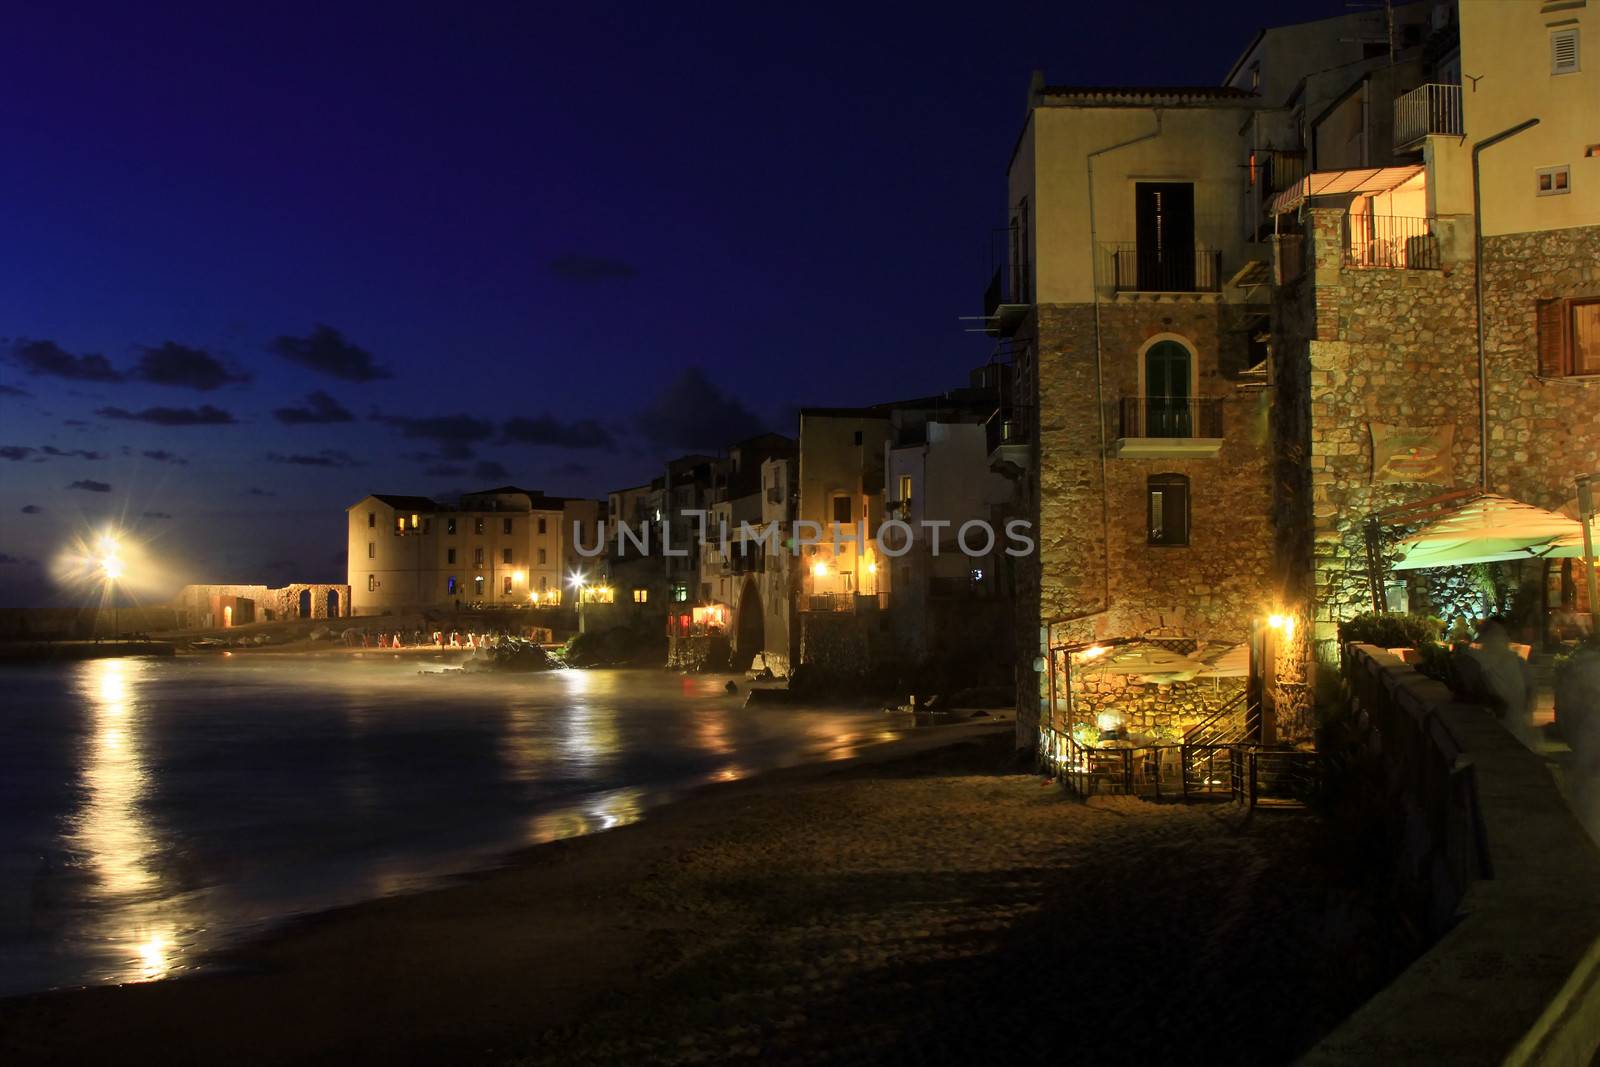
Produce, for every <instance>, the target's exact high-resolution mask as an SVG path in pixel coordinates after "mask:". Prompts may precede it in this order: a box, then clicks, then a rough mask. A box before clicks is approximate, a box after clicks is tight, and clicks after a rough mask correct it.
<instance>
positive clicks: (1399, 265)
mask: <svg viewBox="0 0 1600 1067" xmlns="http://www.w3.org/2000/svg"><path fill="white" fill-rule="evenodd" d="M1344 219H1345V240H1344V264H1345V266H1346V267H1355V268H1357V269H1368V270H1374V269H1375V270H1437V269H1438V268H1439V239H1438V238H1437V237H1435V236H1434V234H1433V221H1434V220H1433V219H1431V218H1426V217H1417V216H1409V215H1365V214H1356V213H1351V214H1347V215H1346V216H1345V217H1344Z"/></svg>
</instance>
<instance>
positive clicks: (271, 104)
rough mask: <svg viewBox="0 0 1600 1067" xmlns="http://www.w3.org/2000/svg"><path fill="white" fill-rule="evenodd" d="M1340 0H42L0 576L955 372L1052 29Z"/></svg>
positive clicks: (1, 238)
mask: <svg viewBox="0 0 1600 1067" xmlns="http://www.w3.org/2000/svg"><path fill="white" fill-rule="evenodd" d="M1348 10H1349V8H1348V7H1347V6H1346V5H1345V4H1344V3H1343V2H1342V0H1306V2H1301V3H1291V2H1284V0H1228V2H1227V3H1193V2H1190V3H1173V4H1162V3H1148V2H1147V3H1130V2H1125V3H1120V4H1116V5H1104V6H1095V7H1080V6H1079V5H1076V4H1068V3H1059V2H1057V3H1050V4H1039V5H1008V4H981V5H980V4H970V5H963V6H962V7H961V8H959V9H957V8H951V9H950V11H949V12H948V13H945V12H942V11H940V10H939V9H937V8H935V7H905V6H896V8H895V9H894V10H892V11H891V10H890V9H888V8H886V7H883V8H880V7H877V6H874V5H851V6H840V7H837V8H832V9H829V10H821V9H818V8H814V7H809V6H804V5H801V6H796V5H740V6H737V7H727V8H721V9H713V8H712V7H710V6H707V5H649V6H648V7H645V6H643V5H641V6H640V7H638V8H627V7H621V6H612V5H598V4H563V5H542V4H529V3H517V4H510V3H506V4H501V3H474V4H470V5H443V4H440V5H432V6H427V7H424V6H414V7H409V8H408V7H407V5H403V4H389V5H382V6H379V5H372V6H365V7H363V6H358V5H353V4H320V5H316V6H312V7H306V8H293V7H289V6H284V5H275V6H269V7H266V8H260V7H255V8H252V7H240V6H236V5H216V4H207V5H194V6H193V7H192V8H189V9H187V10H185V9H184V8H183V7H181V6H179V5H165V4H162V5H118V6H109V5H108V6H105V7H103V8H100V9H99V10H91V9H90V6H84V7H71V6H69V5H46V4H29V5H16V6H14V7H12V8H10V9H9V10H8V13H7V18H6V20H5V28H4V32H3V33H0V131H3V140H0V144H3V147H4V152H5V158H6V165H5V166H3V167H0V203H3V204H4V209H3V210H0V338H3V339H4V340H3V342H0V353H3V354H0V415H3V417H0V605H5V604H10V605H28V604H42V603H49V602H72V601H73V600H76V599H81V593H78V592H61V591H57V590H55V589H54V587H53V586H52V584H51V582H50V579H49V576H48V571H49V567H50V563H51V560H52V558H54V557H55V556H56V555H57V554H58V551H59V548H60V546H61V545H63V544H64V543H66V542H67V541H68V540H70V539H71V538H72V537H73V536H74V535H75V534H80V533H81V532H82V531H83V530H84V529H85V528H87V527H90V526H95V525H102V524H104V523H106V522H107V521H108V520H112V519H115V520H116V521H118V522H120V523H122V524H123V525H125V526H127V527H128V528H130V529H131V530H132V531H133V532H134V534H135V535H136V536H137V537H139V538H141V539H145V540H147V541H149V543H150V554H151V558H152V559H159V560H160V561H161V564H162V572H163V573H162V581H163V583H165V584H166V585H168V586H171V585H175V584H176V583H178V582H181V581H186V580H195V581H199V580H211V581H266V582H271V583H278V582H282V581H286V580H291V579H297V580H342V579H343V575H344V552H343V546H344V536H345V535H344V514H343V509H344V507H345V506H347V505H348V504H350V503H353V502H354V501H356V500H357V499H359V498H360V497H362V496H363V495H365V494H366V493H367V492H369V491H381V492H400V493H427V494H434V495H440V496H449V495H450V494H452V493H455V492H458V491H460V490H462V489H473V488H484V487H487V486H490V485H496V484H503V483H506V482H514V483H516V484H519V485H523V486H526V487H529V488H542V489H544V490H546V491H548V492H551V493H560V494H571V495H591V496H603V495H604V494H605V492H606V491H607V490H609V489H613V488H617V487H620V486H624V485H630V484H636V483H638V482H641V481H644V480H647V479H648V478H650V477H652V476H653V475H655V474H657V473H658V472H659V469H660V464H661V461H662V460H664V459H665V458H667V457H668V456H670V455H673V454H677V453H681V452H685V451H691V450H708V449H709V450H714V449H715V448H716V447H717V446H719V445H721V444H725V443H727V442H728V441H729V440H732V439H735V438H738V437H741V436H747V435H748V434H750V433H754V432H759V431H760V430H763V429H768V428H771V429H776V430H781V431H784V432H788V433H793V432H794V415H795V410H796V409H797V408H798V407H800V406H802V405H806V404H819V405H821V404H827V405H848V404H861V403H871V402H876V401H883V400H887V399H892V398H895V397H900V396H915V395H922V394H926V393H930V392H937V391H940V390H943V389H946V388H950V387H952V386H955V385H958V384H961V383H962V382H963V381H964V379H965V374H966V372H967V370H968V369H969V368H970V367H972V366H975V365H977V364H980V363H982V362H983V361H984V360H985V359H986V358H987V356H988V354H989V351H990V348H989V344H988V343H987V342H986V341H985V339H983V338H982V337H981V336H976V335H971V334H967V333H964V332H963V327H964V325H966V324H963V323H962V322H960V321H959V319H958V317H959V316H961V315H972V314H977V313H978V312H979V310H980V304H981V297H982V291H983V286H984V284H985V283H986V281H987V280H988V272H989V252H988V246H989V233H990V228H991V227H993V226H996V225H999V224H1000V222H1001V219H1002V217H1003V210H1004V207H1005V196H1004V190H1005V185H1004V182H1005V168H1006V162H1007V159H1008V157H1009V154H1010V151H1011V148H1012V145H1013V143H1014V142H1015V139H1016V136H1017V134H1018V131H1019V129H1020V124H1021V119H1022V108H1023V103H1024V100H1025V92H1026V88H1027V83H1028V77H1029V73H1030V71H1032V70H1033V69H1034V68H1040V69H1043V70H1044V71H1045V74H1046V78H1047V80H1049V81H1050V82H1052V83H1063V84H1128V83H1140V82H1144V83H1154V84H1174V83H1190V82H1192V83H1198V84H1214V83H1216V82H1218V81H1220V80H1221V78H1222V76H1223V75H1224V74H1225V73H1226V71H1227V69H1228V67H1229V65H1230V64H1231V63H1232V61H1233V60H1234V59H1235V58H1236V57H1237V56H1238V54H1239V52H1240V51H1242V49H1243V48H1244V47H1245V45H1246V44H1248V42H1249V40H1250V38H1251V36H1252V35H1253V34H1254V32H1255V31H1256V30H1257V29H1258V28H1259V27H1261V26H1263V25H1268V24H1281V23H1286V22H1295V21H1303V20H1305V19H1310V18H1320V17H1325V16H1329V15H1338V14H1343V13H1346V12H1347V11H1348ZM159 592H160V590H159V589H156V588H153V587H152V588H151V589H148V590H146V595H147V597H154V596H156V595H157V594H158V593H159Z"/></svg>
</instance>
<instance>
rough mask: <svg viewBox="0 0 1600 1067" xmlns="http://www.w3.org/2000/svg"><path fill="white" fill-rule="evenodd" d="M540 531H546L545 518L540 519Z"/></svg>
mask: <svg viewBox="0 0 1600 1067" xmlns="http://www.w3.org/2000/svg"><path fill="white" fill-rule="evenodd" d="M539 532H540V533H544V520H543V519H540V520H539Z"/></svg>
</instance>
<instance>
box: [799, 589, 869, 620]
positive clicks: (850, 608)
mask: <svg viewBox="0 0 1600 1067" xmlns="http://www.w3.org/2000/svg"><path fill="white" fill-rule="evenodd" d="M800 605H801V607H800V610H801V611H806V612H816V613H818V614H825V613H829V612H833V613H842V614H858V615H859V614H861V613H863V612H875V611H886V610H887V609H888V607H889V594H888V593H812V594H810V595H809V596H806V597H804V598H803V599H802V600H801V601H800Z"/></svg>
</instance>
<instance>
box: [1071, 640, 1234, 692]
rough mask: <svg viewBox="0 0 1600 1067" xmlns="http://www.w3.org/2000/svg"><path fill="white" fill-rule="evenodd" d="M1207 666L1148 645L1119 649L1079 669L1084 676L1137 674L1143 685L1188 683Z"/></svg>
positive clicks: (1181, 655)
mask: <svg viewBox="0 0 1600 1067" xmlns="http://www.w3.org/2000/svg"><path fill="white" fill-rule="evenodd" d="M1205 667H1206V665H1205V664H1204V663H1201V662H1200V661H1199V660H1197V659H1194V658H1193V657H1191V656H1186V655H1184V654H1183V653H1181V652H1174V651H1172V650H1171V649H1170V648H1166V647H1164V646H1162V645H1158V644H1154V643H1151V642H1147V641H1138V642H1134V643H1132V644H1127V645H1119V646H1118V647H1116V648H1113V649H1111V650H1110V651H1109V652H1107V653H1106V654H1105V655H1103V656H1101V657H1099V658H1098V659H1093V660H1090V661H1089V662H1088V663H1087V664H1085V665H1084V666H1083V668H1082V673H1084V674H1137V675H1139V676H1140V681H1144V682H1156V683H1164V682H1187V681H1189V680H1190V679H1191V678H1193V677H1194V676H1195V675H1197V674H1199V673H1200V672H1201V671H1202V670H1204V669H1205Z"/></svg>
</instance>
